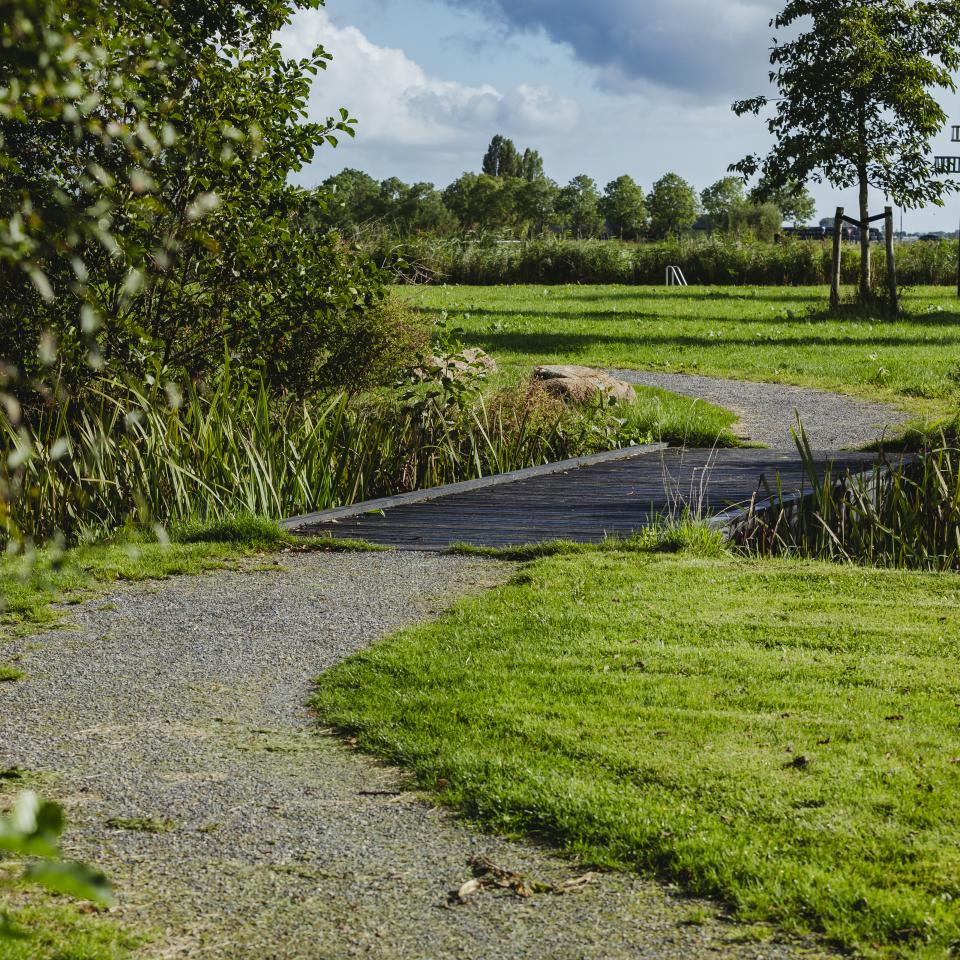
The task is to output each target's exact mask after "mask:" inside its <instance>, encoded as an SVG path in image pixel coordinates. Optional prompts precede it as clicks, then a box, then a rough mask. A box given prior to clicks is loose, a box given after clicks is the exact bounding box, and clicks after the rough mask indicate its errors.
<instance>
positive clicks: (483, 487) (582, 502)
mask: <svg viewBox="0 0 960 960" xmlns="http://www.w3.org/2000/svg"><path fill="white" fill-rule="evenodd" d="M609 456H612V457H616V459H604V458H600V460H601V462H595V461H596V460H597V458H591V459H592V460H593V461H594V462H591V463H589V464H588V465H580V466H578V465H569V466H565V468H564V469H562V470H560V472H549V473H543V472H542V470H543V468H540V472H537V471H520V472H519V474H516V475H510V476H509V477H506V478H503V479H502V480H497V481H496V482H493V483H492V484H491V481H490V480H486V481H481V482H479V485H477V482H474V483H473V484H454V485H452V486H451V487H441V488H438V489H437V490H435V491H426V492H421V493H417V494H413V495H406V496H400V497H393V498H388V499H386V500H382V501H372V502H370V503H367V504H359V505H357V506H356V507H352V508H345V509H340V510H332V511H326V512H325V513H320V514H314V515H312V516H309V517H300V518H296V519H294V520H291V521H288V522H287V524H286V526H287V527H288V529H290V530H291V531H292V532H294V533H297V534H300V535H304V536H331V537H337V538H341V539H358V540H365V541H368V542H370V543H375V544H382V545H384V546H389V547H396V548H401V549H407V550H442V549H444V548H446V547H448V546H449V545H450V544H452V543H469V544H474V545H476V546H489V547H505V546H515V545H520V544H530V543H540V542H544V541H548V540H574V541H579V542H583V543H596V542H599V541H602V540H604V539H606V538H607V537H610V536H629V535H630V534H631V533H634V532H635V531H637V530H639V529H642V528H643V527H645V526H647V525H649V524H650V523H651V522H653V521H655V520H656V519H658V518H662V517H664V516H671V515H672V516H676V515H679V514H680V513H682V512H683V510H684V508H685V507H686V506H690V507H691V508H692V509H693V510H695V511H696V512H697V513H698V514H699V515H701V516H709V515H716V514H718V513H721V512H723V511H725V510H728V509H729V508H731V507H734V506H738V505H744V504H746V503H749V501H750V499H751V497H752V496H753V495H754V494H760V495H762V493H763V491H764V487H763V481H764V478H765V479H766V480H767V482H768V483H769V484H770V485H771V486H772V487H774V488H775V487H776V484H777V477H778V476H779V483H780V487H781V490H782V491H783V492H784V493H785V494H786V493H792V492H800V491H801V490H802V489H803V488H804V487H805V484H806V481H805V476H804V471H803V467H802V464H801V462H800V460H799V457H798V455H797V454H796V453H795V452H792V451H784V450H750V449H735V450H681V449H679V448H669V449H664V448H660V447H657V448H652V449H638V450H637V451H636V452H633V453H630V452H627V453H626V454H624V453H623V452H621V453H619V454H612V455H609ZM817 461H818V465H819V467H820V469H821V470H822V469H823V466H824V465H825V464H826V463H828V462H832V463H834V464H835V465H836V469H838V470H840V471H842V470H843V469H846V468H847V467H850V468H851V469H854V470H860V469H867V468H869V466H870V465H871V464H872V463H873V462H874V457H873V455H871V454H865V453H834V454H827V453H824V454H818V455H817ZM572 463H573V462H571V464H572ZM531 473H534V474H535V475H532V476H531V475H530V474H531Z"/></svg>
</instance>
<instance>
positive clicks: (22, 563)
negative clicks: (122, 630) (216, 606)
mask: <svg viewBox="0 0 960 960" xmlns="http://www.w3.org/2000/svg"><path fill="white" fill-rule="evenodd" d="M379 549H382V548H380V547H376V546H374V545H372V544H368V543H365V542H364V541H361V540H357V541H352V540H350V541H342V540H337V539H333V538H325V537H324V538H321V537H298V536H294V535H293V534H290V533H287V532H286V531H285V530H283V529H282V528H281V527H280V526H279V524H277V523H276V522H274V521H272V520H263V519H260V518H257V517H244V516H241V517H237V518H234V519H231V520H224V521H215V522H211V523H199V522H197V523H191V524H185V525H180V526H175V527H173V528H171V530H170V531H169V540H168V541H164V542H161V541H159V540H158V539H157V538H156V537H155V536H153V535H146V534H142V533H131V532H125V533H124V532H121V533H120V534H118V535H117V536H116V537H115V538H113V539H111V540H109V541H106V542H102V543H94V544H87V545H80V546H76V547H71V548H69V549H67V550H60V549H57V548H56V547H41V548H39V549H37V550H36V551H34V552H33V553H31V554H28V555H26V556H24V555H17V554H8V555H6V556H3V557H0V667H2V668H3V669H5V670H9V671H10V673H11V674H13V673H15V672H16V671H17V667H16V666H15V665H12V664H6V663H4V660H3V654H4V643H5V642H7V641H9V640H11V639H13V638H14V637H17V636H22V635H24V634H25V633H29V632H31V631H41V630H46V629H52V628H54V627H56V626H57V625H58V624H60V623H62V622H63V620H64V615H63V612H62V611H59V610H55V609H54V606H55V605H73V604H77V603H83V602H85V601H88V600H92V599H94V598H96V597H97V596H99V595H101V594H102V593H103V592H105V591H106V590H108V589H109V588H110V587H111V586H112V585H115V584H117V583H122V582H126V583H133V582H141V581H146V580H163V579H166V578H168V577H173V576H187V575H191V574H199V573H205V572H208V571H211V570H219V569H224V568H226V567H229V566H231V565H232V564H235V563H236V562H238V561H240V560H243V559H245V558H250V557H255V556H258V555H261V554H266V553H271V552H277V551H284V550H289V551H291V552H296V553H303V552H309V551H314V550H338V551H340V550H351V551H371V550H379ZM0 679H3V675H2V673H0ZM6 679H9V680H16V679H19V677H15V676H10V677H8V678H6Z"/></svg>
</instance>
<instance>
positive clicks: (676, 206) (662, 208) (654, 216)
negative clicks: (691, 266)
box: [647, 173, 700, 240]
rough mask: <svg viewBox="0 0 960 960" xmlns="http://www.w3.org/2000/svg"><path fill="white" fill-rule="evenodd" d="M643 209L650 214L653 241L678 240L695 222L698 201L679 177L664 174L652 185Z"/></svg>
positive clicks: (698, 207) (692, 190) (694, 191)
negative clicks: (673, 237) (654, 239)
mask: <svg viewBox="0 0 960 960" xmlns="http://www.w3.org/2000/svg"><path fill="white" fill-rule="evenodd" d="M647 209H648V210H649V211H650V229H651V231H652V233H653V235H654V236H655V237H656V238H657V239H661V240H662V239H664V238H666V237H669V236H676V237H677V238H679V237H680V236H681V235H682V233H683V231H684V230H685V229H686V228H688V227H691V226H693V223H694V222H695V221H696V219H697V215H698V214H699V213H700V200H699V198H698V197H697V192H696V190H694V189H693V187H691V186H690V184H689V183H687V181H686V180H684V179H683V177H681V176H680V175H679V174H676V173H667V174H665V175H664V176H662V177H661V178H660V179H659V180H658V181H657V182H656V183H655V184H654V185H653V189H652V190H651V191H650V196H649V197H648V198H647Z"/></svg>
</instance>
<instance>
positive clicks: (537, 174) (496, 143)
mask: <svg viewBox="0 0 960 960" xmlns="http://www.w3.org/2000/svg"><path fill="white" fill-rule="evenodd" d="M814 213H815V207H814V202H813V199H812V197H811V196H810V194H809V193H808V192H807V190H806V188H805V187H804V186H803V185H801V184H796V183H790V184H788V186H786V187H782V188H779V189H776V190H774V189H770V188H769V187H768V185H767V184H766V183H765V182H764V181H762V180H761V181H760V182H759V183H758V184H757V185H756V186H754V187H753V188H752V189H751V190H749V191H748V190H747V189H746V187H745V185H744V182H743V180H742V179H741V178H740V177H736V176H726V177H723V178H722V179H720V180H718V181H717V182H716V183H714V184H712V185H711V186H709V187H707V188H706V189H705V190H703V191H702V192H700V193H698V192H697V191H696V190H695V189H694V187H693V186H692V185H691V184H689V183H688V182H687V181H686V180H684V179H683V178H682V177H681V176H679V175H678V174H676V173H667V174H665V175H664V176H662V177H661V178H660V179H659V180H658V181H657V182H656V183H654V184H653V186H652V187H651V189H650V192H649V193H646V192H645V191H644V190H643V188H642V187H641V186H640V185H639V184H638V183H637V182H636V181H635V180H634V179H633V177H631V176H629V175H628V174H623V175H622V176H619V177H617V178H616V179H615V180H611V181H610V182H609V183H608V184H607V185H606V186H605V187H604V188H603V190H602V191H601V190H600V189H599V187H598V185H597V183H596V181H594V180H593V179H592V178H591V177H589V176H587V175H586V174H580V175H579V176H576V177H574V178H573V179H572V180H571V181H570V182H569V183H568V184H566V186H560V185H559V184H558V183H556V182H555V181H554V180H551V179H550V178H549V177H548V176H546V174H545V173H544V169H543V158H542V157H541V156H540V153H539V152H538V151H537V150H533V149H530V148H527V149H524V150H522V151H521V150H519V149H518V148H517V146H516V145H515V144H514V142H513V141H512V140H510V139H509V138H507V137H504V136H501V135H499V134H498V135H497V136H495V137H494V138H493V140H492V141H491V142H490V146H489V147H488V148H487V151H486V153H485V154H484V156H483V160H482V163H481V168H480V172H479V173H464V174H463V175H462V176H460V177H459V178H458V179H457V180H455V181H454V182H453V183H451V184H450V185H449V186H448V187H446V188H445V189H443V190H439V189H437V188H436V187H435V186H434V185H433V184H432V183H414V184H407V183H404V182H403V181H401V180H398V179H397V178H396V177H390V178H389V179H387V180H382V181H379V182H378V181H377V180H375V179H374V178H373V177H371V176H369V175H368V174H366V173H363V172H362V171H360V170H353V169H347V170H343V171H342V172H341V173H338V174H336V175H335V176H332V177H329V178H327V179H326V180H325V181H324V182H323V183H322V184H321V186H320V187H318V188H317V190H316V191H314V192H313V194H312V195H311V201H310V203H309V205H308V209H307V211H306V216H308V217H310V218H312V219H313V220H314V221H315V222H316V225H317V226H320V227H328V228H335V229H338V230H341V231H343V232H344V233H352V234H365V235H378V236H382V235H394V236H399V237H409V236H416V235H422V234H431V235H436V236H462V235H464V234H467V233H497V234H500V235H503V236H510V237H516V238H534V237H542V236H545V235H548V234H559V235H562V236H567V237H574V238H577V239H593V238H598V237H616V238H619V239H623V240H641V239H651V240H663V239H667V238H673V237H681V236H683V235H685V234H687V233H689V232H690V231H692V230H693V229H694V228H695V227H696V228H698V229H701V230H704V231H706V232H708V233H709V234H710V235H711V236H712V235H722V236H727V237H735V238H742V239H751V238H752V239H758V240H772V239H773V238H774V236H775V235H776V234H777V233H778V232H779V230H780V228H781V226H782V224H783V222H784V220H788V221H790V222H791V223H804V222H806V221H807V220H809V219H810V218H812V217H813V216H814Z"/></svg>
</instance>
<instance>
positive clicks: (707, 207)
mask: <svg viewBox="0 0 960 960" xmlns="http://www.w3.org/2000/svg"><path fill="white" fill-rule="evenodd" d="M700 200H701V202H702V204H703V209H704V212H705V213H706V214H707V216H708V217H709V218H710V232H711V234H712V233H713V231H714V230H717V231H719V232H720V233H730V232H731V226H732V215H733V212H734V210H736V209H737V208H739V207H742V206H743V204H744V201H745V198H744V195H743V180H741V179H740V177H723V178H722V179H721V180H718V181H717V182H716V183H714V184H711V186H709V187H707V188H706V190H704V191H703V192H702V193H701V194H700Z"/></svg>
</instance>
